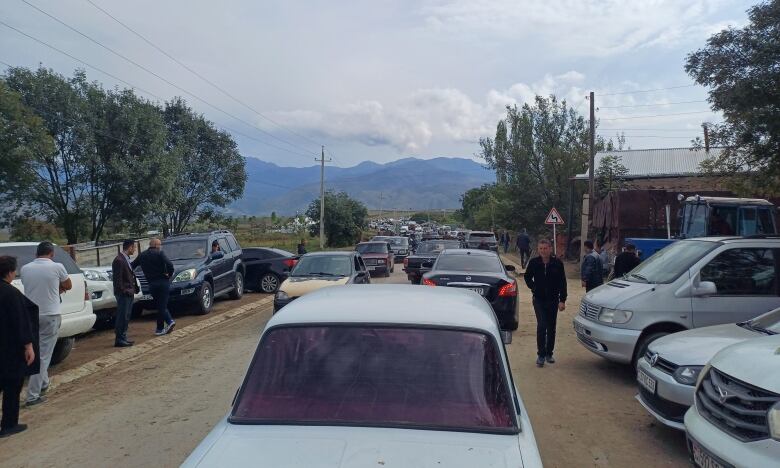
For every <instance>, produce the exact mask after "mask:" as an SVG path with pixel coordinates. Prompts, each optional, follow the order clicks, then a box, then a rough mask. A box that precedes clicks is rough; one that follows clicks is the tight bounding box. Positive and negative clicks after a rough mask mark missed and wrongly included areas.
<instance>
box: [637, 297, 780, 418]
mask: <svg viewBox="0 0 780 468" xmlns="http://www.w3.org/2000/svg"><path fill="white" fill-rule="evenodd" d="M778 333H780V309H775V310H773V311H770V312H767V313H766V314H763V315H761V316H759V317H756V318H754V319H752V320H748V321H746V322H739V323H732V324H728V325H715V326H712V327H703V328H695V329H693V330H687V331H684V332H679V333H673V334H671V335H667V336H664V337H661V338H659V339H657V340H655V341H653V342H652V343H650V346H649V347H648V348H647V353H645V355H644V356H643V357H642V358H641V359H640V360H639V365H638V370H637V382H638V386H639V394H638V395H637V396H636V398H637V400H639V402H640V403H641V404H642V406H644V407H645V409H646V410H647V411H648V412H650V414H652V415H653V416H655V418H656V419H658V421H660V422H661V423H662V424H664V425H666V426H669V427H673V428H675V429H679V430H685V426H684V425H683V417H684V416H685V412H686V411H688V408H690V407H691V406H692V405H693V392H694V386H695V385H696V381H697V379H698V377H699V373H700V372H701V370H702V369H703V368H704V365H705V364H707V362H709V360H710V359H712V357H713V356H715V354H717V353H718V351H720V350H721V349H723V348H725V347H726V346H730V345H732V344H736V343H741V342H743V341H745V340H750V339H753V338H760V337H763V336H767V335H776V334H778Z"/></svg>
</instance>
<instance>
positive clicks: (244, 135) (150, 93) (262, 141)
mask: <svg viewBox="0 0 780 468" xmlns="http://www.w3.org/2000/svg"><path fill="white" fill-rule="evenodd" d="M0 25H2V26H5V27H7V28H9V29H11V30H13V31H16V32H17V33H19V34H21V35H22V36H25V37H27V38H29V39H32V40H33V41H35V42H37V43H39V44H41V45H44V46H46V47H48V48H50V49H52V50H54V51H55V52H59V53H60V54H62V55H65V56H66V57H69V58H71V59H73V60H75V61H76V62H78V63H81V64H82V65H84V66H86V67H89V68H91V69H93V70H95V71H97V72H100V73H103V74H104V75H106V76H108V77H111V78H113V79H115V80H117V81H119V82H120V83H124V84H125V85H127V86H129V87H130V88H132V89H137V90H139V91H141V92H144V93H146V94H148V95H150V96H152V97H154V98H155V99H157V100H158V101H164V99H163V98H161V97H160V96H158V95H156V94H154V93H153V92H151V91H148V90H146V89H144V88H141V87H139V86H136V85H134V84H132V83H130V82H129V81H125V80H124V79H122V78H119V77H118V76H116V75H114V74H112V73H110V72H107V71H105V70H103V69H102V68H100V67H96V66H95V65H92V64H90V63H88V62H85V61H84V60H81V59H80V58H78V57H75V56H73V55H71V54H69V53H67V52H65V51H64V50H62V49H59V48H57V47H55V46H53V45H51V44H49V43H48V42H45V41H42V40H40V39H38V38H37V37H34V36H31V35H29V34H27V33H25V32H24V31H21V30H19V29H17V28H15V27H13V26H11V25H9V24H7V23H5V22H3V21H2V20H0ZM9 67H10V68H13V66H12V65H9ZM220 128H221V129H222V130H225V131H227V132H229V133H235V134H236V135H241V136H243V137H245V138H248V139H250V140H254V141H256V142H258V143H262V144H264V145H267V146H270V147H271V148H276V149H278V150H281V151H286V152H288V153H291V154H295V155H298V156H302V157H305V158H309V157H311V155H309V154H304V153H299V152H297V151H293V150H291V149H289V148H285V147H282V146H278V145H275V144H273V143H269V142H267V141H265V140H261V139H259V138H255V137H253V136H250V135H247V134H246V133H243V132H240V131H238V130H235V129H233V128H230V127H227V126H224V125H222V126H220Z"/></svg>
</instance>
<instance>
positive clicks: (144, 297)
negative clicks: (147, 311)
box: [140, 294, 154, 301]
mask: <svg viewBox="0 0 780 468" xmlns="http://www.w3.org/2000/svg"><path fill="white" fill-rule="evenodd" d="M152 299H154V298H153V297H152V295H151V294H144V295H143V296H141V299H140V300H142V301H151V300H152Z"/></svg>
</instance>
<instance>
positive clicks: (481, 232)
mask: <svg viewBox="0 0 780 468" xmlns="http://www.w3.org/2000/svg"><path fill="white" fill-rule="evenodd" d="M468 233H469V234H495V233H494V232H492V231H468Z"/></svg>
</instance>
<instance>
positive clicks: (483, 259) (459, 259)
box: [434, 254, 504, 273]
mask: <svg viewBox="0 0 780 468" xmlns="http://www.w3.org/2000/svg"><path fill="white" fill-rule="evenodd" d="M434 270H447V271H483V272H492V273H503V272H504V269H503V267H502V266H501V262H500V261H499V260H498V257H497V256H495V255H473V254H472V255H446V254H445V255H439V258H438V260H436V265H435V266H434Z"/></svg>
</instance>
